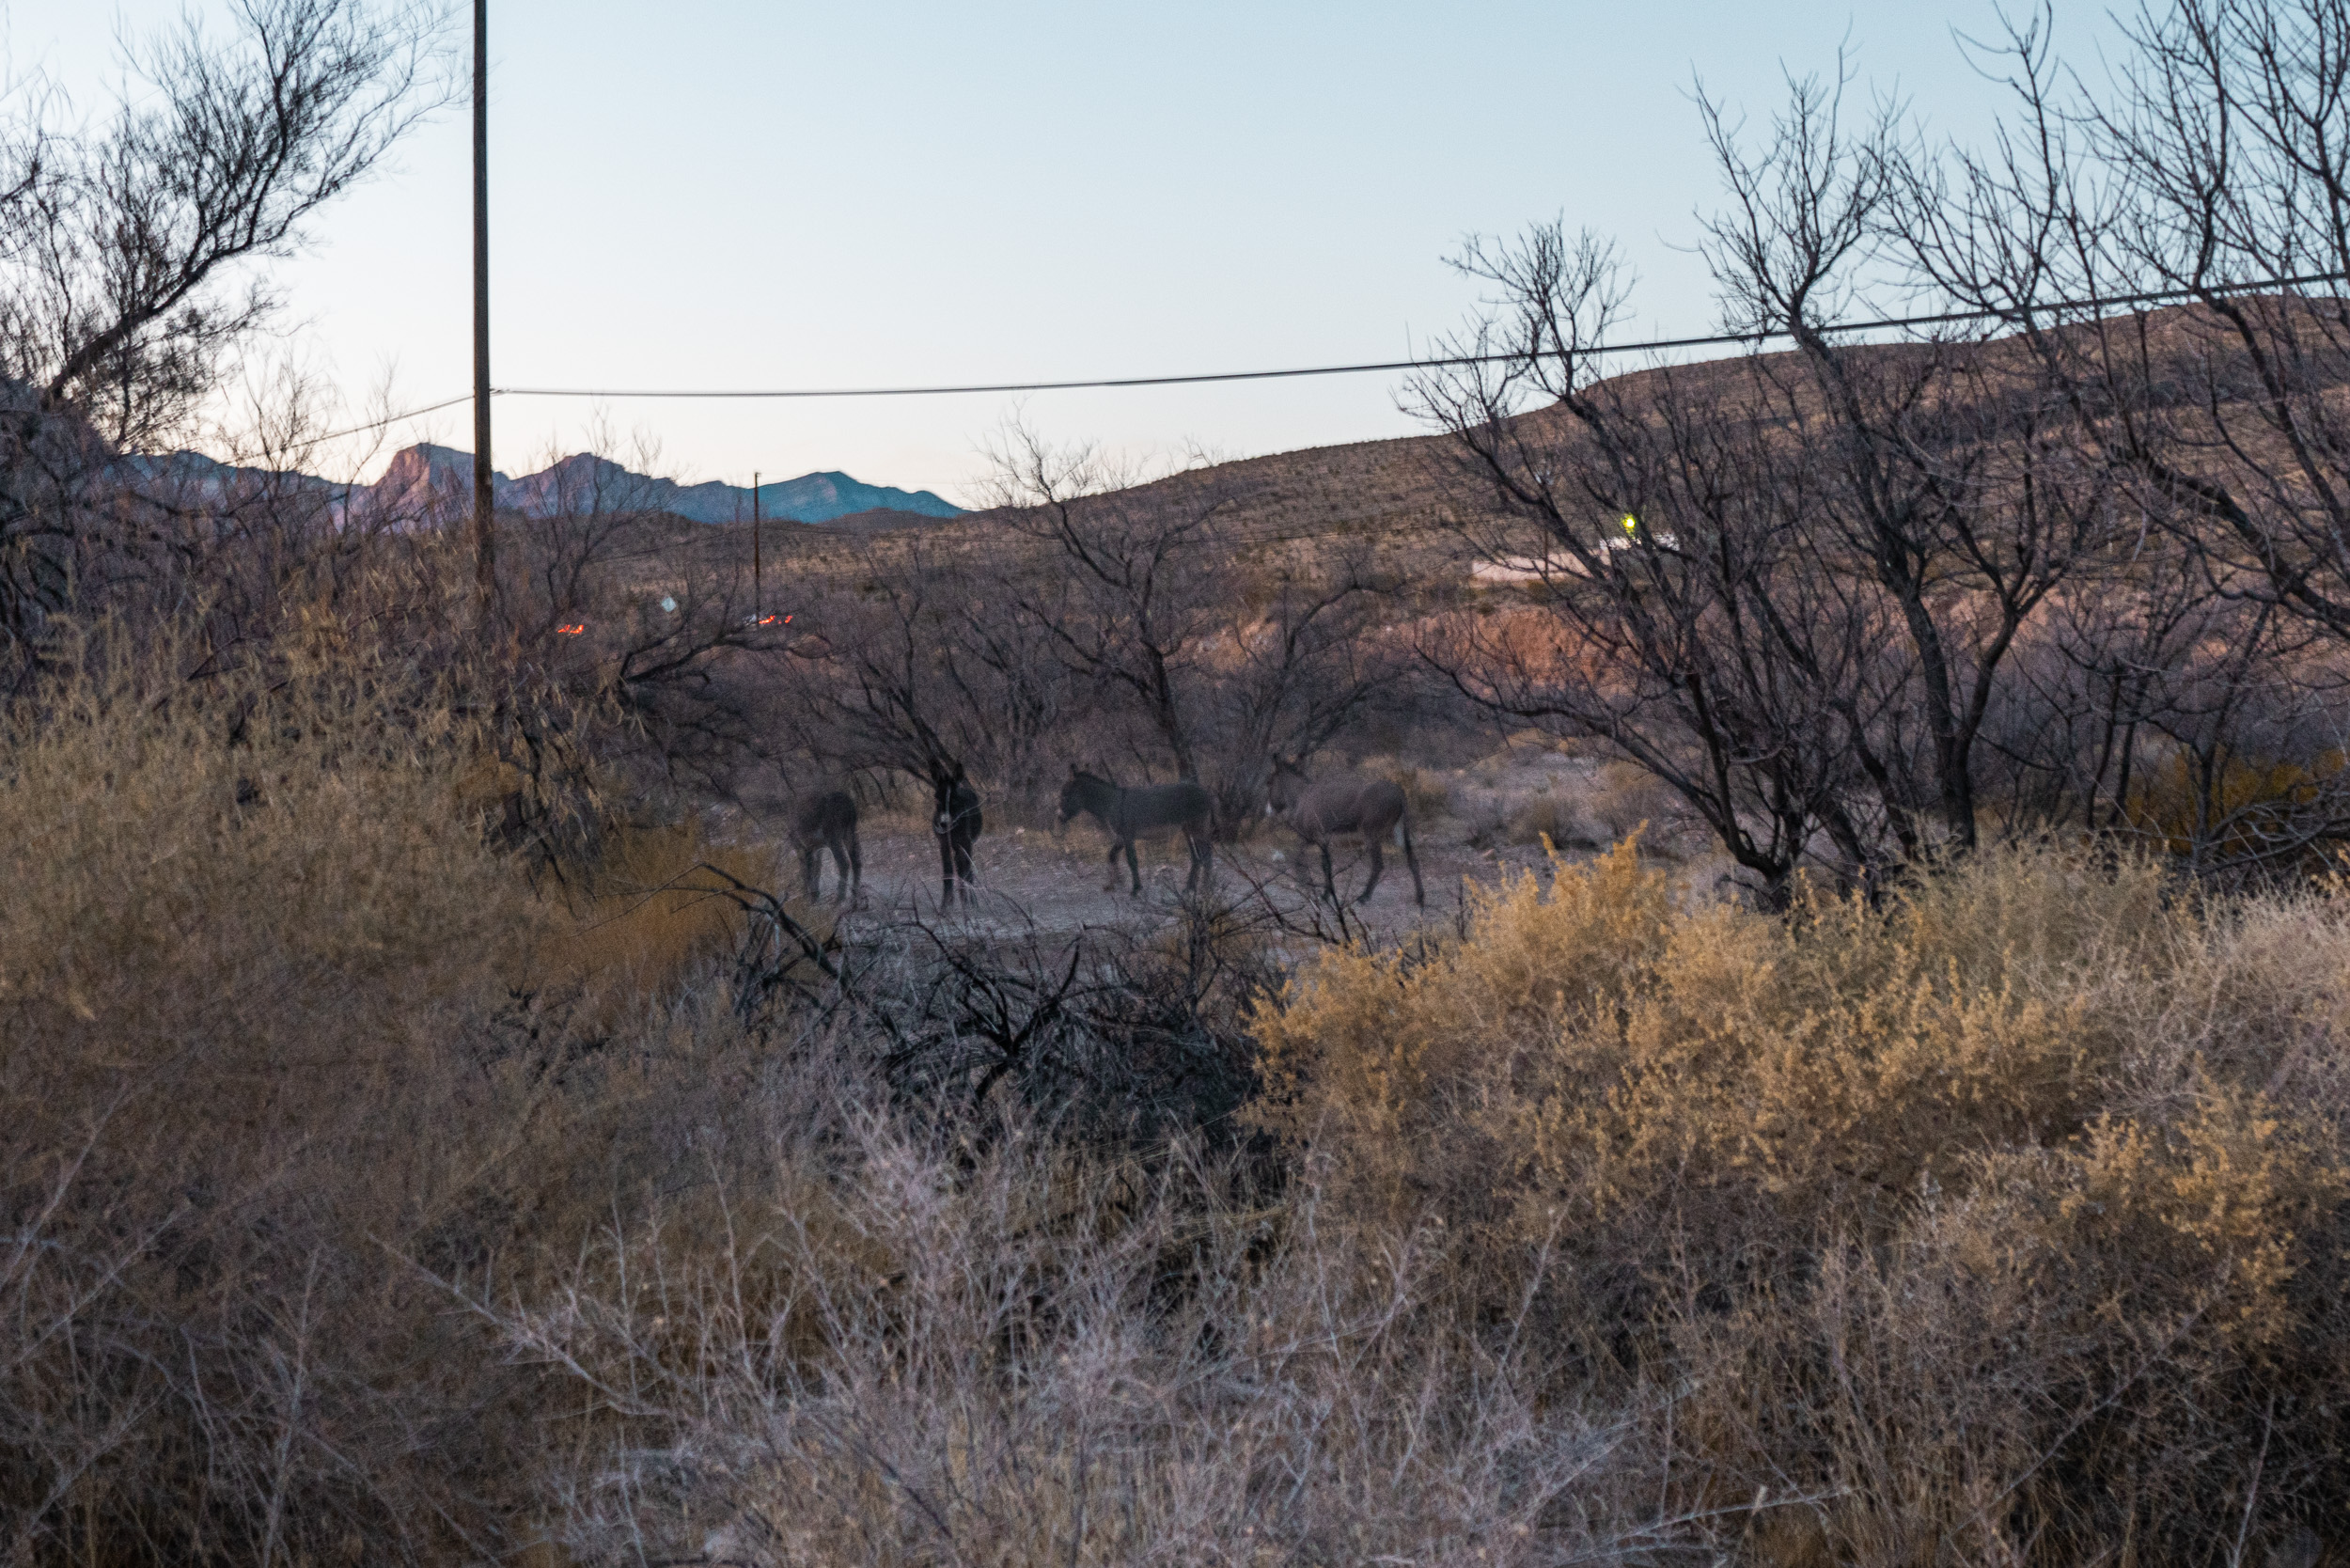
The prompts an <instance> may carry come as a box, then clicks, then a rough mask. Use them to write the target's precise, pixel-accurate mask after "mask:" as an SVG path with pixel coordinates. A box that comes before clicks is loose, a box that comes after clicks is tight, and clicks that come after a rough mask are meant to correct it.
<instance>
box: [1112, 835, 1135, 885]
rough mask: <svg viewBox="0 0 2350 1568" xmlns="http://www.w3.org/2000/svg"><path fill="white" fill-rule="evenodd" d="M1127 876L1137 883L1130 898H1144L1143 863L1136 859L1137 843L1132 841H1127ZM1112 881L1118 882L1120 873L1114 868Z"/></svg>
mask: <svg viewBox="0 0 2350 1568" xmlns="http://www.w3.org/2000/svg"><path fill="white" fill-rule="evenodd" d="M1126 874H1127V875H1128V876H1130V877H1132V878H1133V879H1134V883H1135V890H1134V892H1133V893H1132V894H1131V895H1129V896H1130V897H1133V898H1137V899H1138V898H1140V897H1142V862H1141V861H1139V860H1137V859H1136V858H1135V841H1134V840H1133V839H1127V840H1126ZM1110 880H1111V881H1113V882H1115V881H1117V880H1118V873H1117V870H1115V869H1114V868H1113V869H1112V870H1111V872H1110Z"/></svg>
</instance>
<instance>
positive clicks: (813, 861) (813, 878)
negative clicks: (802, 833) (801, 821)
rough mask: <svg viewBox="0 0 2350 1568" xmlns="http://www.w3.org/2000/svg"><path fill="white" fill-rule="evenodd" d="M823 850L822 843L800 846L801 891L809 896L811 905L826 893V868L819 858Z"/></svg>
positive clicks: (808, 900) (808, 899)
mask: <svg viewBox="0 0 2350 1568" xmlns="http://www.w3.org/2000/svg"><path fill="white" fill-rule="evenodd" d="M823 850H824V846H823V844H821V843H816V844H802V845H801V846H800V891H801V892H803V893H806V894H807V902H810V903H814V902H816V901H817V899H818V898H819V897H820V896H822V894H823V891H824V884H823V875H824V867H823V860H822V859H821V858H819V857H820V856H821V855H823Z"/></svg>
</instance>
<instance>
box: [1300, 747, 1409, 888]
mask: <svg viewBox="0 0 2350 1568" xmlns="http://www.w3.org/2000/svg"><path fill="white" fill-rule="evenodd" d="M1264 809H1265V815H1266V816H1268V817H1278V818H1279V819H1281V820H1282V821H1284V822H1286V823H1289V825H1290V827H1291V828H1292V830H1293V831H1294V832H1295V833H1296V834H1297V836H1298V837H1299V838H1300V839H1304V840H1305V841H1306V842H1307V843H1309V844H1311V845H1313V846H1314V847H1315V848H1317V849H1319V850H1321V851H1322V891H1323V895H1324V897H1326V898H1327V899H1328V900H1329V901H1330V902H1332V903H1336V902H1339V889H1338V885H1337V883H1336V882H1335V881H1334V880H1333V879H1332V877H1331V874H1330V840H1331V839H1349V838H1355V837H1359V838H1361V839H1362V840H1363V842H1364V843H1365V844H1366V845H1368V846H1369V847H1370V850H1371V880H1370V881H1369V882H1366V883H1364V884H1363V896H1362V897H1361V898H1358V899H1356V900H1355V902H1356V903H1358V904H1360V903H1369V902H1371V889H1372V888H1374V887H1376V886H1379V873H1380V872H1381V871H1382V870H1385V869H1386V866H1385V863H1384V862H1383V861H1382V859H1381V857H1380V854H1379V840H1380V839H1384V838H1386V837H1387V835H1388V834H1389V833H1393V834H1394V835H1395V841H1396V843H1397V844H1398V845H1399V846H1400V847H1401V848H1402V851H1403V863H1404V864H1405V865H1407V866H1409V867H1411V869H1412V902H1414V903H1417V904H1418V905H1420V906H1421V907H1422V908H1426V907H1427V904H1428V893H1427V890H1426V889H1425V888H1423V887H1422V886H1420V881H1419V856H1418V855H1416V854H1415V853H1413V850H1412V819H1411V817H1410V815H1409V814H1408V813H1407V812H1406V811H1405V809H1404V802H1403V791H1402V788H1401V787H1400V786H1398V785H1396V784H1394V783H1391V782H1389V781H1388V780H1387V779H1385V778H1344V777H1341V778H1325V779H1323V780H1321V781H1320V782H1319V783H1317V782H1315V781H1314V780H1312V779H1310V778H1308V777H1307V776H1306V773H1305V770H1304V769H1302V768H1300V767H1299V766H1298V765H1297V762H1296V760H1293V759H1284V758H1280V757H1276V758H1275V759H1274V760H1273V788H1272V790H1271V792H1269V793H1268V795H1267V797H1266V800H1265V808H1264Z"/></svg>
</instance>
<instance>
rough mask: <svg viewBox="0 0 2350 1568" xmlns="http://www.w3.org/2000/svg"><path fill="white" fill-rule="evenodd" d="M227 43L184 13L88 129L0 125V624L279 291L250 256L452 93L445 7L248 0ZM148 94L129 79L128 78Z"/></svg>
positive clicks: (68, 573)
mask: <svg viewBox="0 0 2350 1568" xmlns="http://www.w3.org/2000/svg"><path fill="white" fill-rule="evenodd" d="M236 15H237V24H236V27H237V31H236V36H235V37H234V38H233V39H229V40H227V41H223V40H218V39H213V38H212V37H211V36H209V35H207V34H206V32H205V31H204V30H203V28H202V26H201V25H200V24H198V23H197V22H196V20H195V19H194V18H193V17H191V18H189V19H187V20H186V21H184V22H183V23H182V24H180V27H179V28H178V30H176V31H174V32H172V33H169V34H167V35H165V36H164V37H162V38H159V39H154V40H152V41H150V42H148V43H146V44H143V45H139V46H135V47H133V48H132V49H131V50H130V51H129V55H130V64H131V67H132V69H133V84H134V86H126V89H125V96H124V98H123V99H122V100H121V101H119V102H118V104H117V106H116V107H115V109H114V111H113V114H112V116H111V118H110V119H109V120H108V122H107V123H106V124H105V125H104V126H103V128H102V130H100V131H98V132H96V133H87V134H83V133H70V132H63V131H57V130H55V129H52V128H50V127H47V126H45V125H44V124H42V123H41V118H40V117H41V114H42V111H43V110H44V109H45V108H46V107H48V105H49V102H50V101H49V100H45V99H37V100H36V101H34V102H32V103H31V104H30V105H29V106H28V108H27V109H26V110H25V111H24V114H23V115H22V116H20V119H19V123H18V124H17V126H16V128H15V132H14V134H13V135H11V136H9V137H8V138H7V139H5V140H4V141H0V160H5V161H6V162H5V165H0V195H4V196H5V199H0V385H4V387H5V399H6V408H5V411H4V413H5V416H4V417H0V626H5V628H6V629H7V631H8V634H9V635H11V636H20V635H23V633H24V630H25V629H26V626H27V625H28V618H29V617H37V616H38V615H39V614H40V613H41V612H43V611H45V610H49V609H55V608H56V607H58V606H60V605H62V604H64V603H65V602H66V598H67V595H68V593H69V592H70V591H71V589H70V585H71V582H72V580H73V579H74V578H75V577H76V575H77V574H81V573H84V572H87V571H88V570H89V569H90V568H91V567H92V565H93V564H95V562H96V561H97V560H98V559H99V558H101V557H103V556H104V555H105V554H106V552H107V551H108V550H109V549H110V548H118V547H120V546H121V545H123V544H124V543H126V542H135V541H122V540H120V539H119V538H118V537H116V535H115V531H114V530H110V529H108V527H107V526H106V525H107V524H108V523H109V521H110V519H109V517H108V516H107V513H106V507H105V499H106V497H105V494H104V491H103V489H102V487H101V486H100V485H99V480H100V479H101V478H102V474H103V472H104V470H105V469H106V466H107V464H108V463H109V462H110V460H111V459H112V457H113V456H114V454H116V453H118V452H121V451H125V450H133V449H146V448H149V447H153V446H155V445H157V444H158V443H160V442H162V441H163V440H164V439H166V438H167V437H169V436H170V435H171V434H173V433H174V432H177V431H180V430H181V429H183V428H184V426H185V425H186V423H187V421H188V419H189V417H190V416H191V414H192V413H193V411H194V410H195V409H196V406H197V404H198V403H199V402H200V401H201V400H203V399H204V398H205V397H206V396H207V395H208V394H209V393H210V392H211V391H212V390H213V388H214V387H215V386H216V385H217V384H219V380H220V377H221V374H222V370H223V368H224V366H225V364H226V362H227V358H228V356H229V355H230V354H231V353H233V352H234V350H235V348H236V346H237V345H238V344H239V343H240V342H242V341H243V340H244V339H245V338H246V337H248V336H249V335H250V334H251V333H252V332H253V330H254V329H255V328H256V327H258V325H259V324H260V323H261V322H262V321H265V320H267V319H268V317H269V316H270V315H271V313H272V311H273V310H274V307H275V305H276V303H277V301H276V298H275V296H274V295H273V294H272V293H271V292H270V290H269V289H268V287H267V284H266V282H265V281H264V280H263V279H260V278H258V277H257V276H256V275H254V274H252V273H251V272H250V271H249V266H248V264H249V263H253V262H257V261H263V260H268V259H276V258H282V257H284V256H287V255H289V254H290V253H291V252H292V251H293V250H295V249H296V248H298V247H299V245H300V244H301V243H302V242H303V240H304V238H305V234H306V232H307V224H308V222H309V220H310V219H311V218H312V217H313V216H314V215H315V214H316V213H317V212H318V211H319V210H320V209H321V207H323V206H324V205H325V204H327V203H329V202H331V201H333V200H334V199H335V198H336V197H337V196H340V195H342V194H343V193H344V192H346V191H348V190H349V189H351V187H352V186H353V185H354V184H356V183H358V182H359V181H361V180H365V179H366V178H367V177H368V175H369V174H370V173H372V172H373V171H374V170H375V169H377V168H378V167H379V166H381V165H382V163H383V161H384V157H385V155H386V154H387V153H388V152H389V151H390V150H391V149H392V148H393V147H394V146H395V145H396V144H397V143H398V142H399V139H400V138H401V137H402V136H403V135H404V134H405V133H407V132H408V131H409V130H410V129H411V128H412V127H413V126H414V125H415V123H416V122H417V120H418V119H419V118H422V117H424V116H426V115H428V114H430V113H431V112H432V111H433V110H434V109H435V108H437V107H438V106H439V105H440V104H441V103H442V102H444V101H445V99H446V90H447V89H446V82H445V81H444V80H443V79H442V78H441V77H440V76H439V75H438V74H437V72H436V65H437V55H436V50H437V48H438V43H439V38H440V34H441V27H440V21H441V17H440V12H439V11H438V10H437V9H436V8H431V7H430V6H423V5H414V4H398V3H396V4H394V5H392V6H389V7H379V6H375V5H370V4H369V3H368V0H243V3H242V4H241V5H240V6H239V8H238V9H237V13H236ZM140 89H144V90H140Z"/></svg>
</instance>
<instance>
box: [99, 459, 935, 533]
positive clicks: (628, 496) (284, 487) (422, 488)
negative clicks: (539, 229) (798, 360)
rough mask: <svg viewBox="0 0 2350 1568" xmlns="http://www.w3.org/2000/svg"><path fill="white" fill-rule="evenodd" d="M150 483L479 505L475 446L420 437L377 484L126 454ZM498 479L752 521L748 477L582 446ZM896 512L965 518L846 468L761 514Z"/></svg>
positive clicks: (579, 498) (213, 496)
mask: <svg viewBox="0 0 2350 1568" xmlns="http://www.w3.org/2000/svg"><path fill="white" fill-rule="evenodd" d="M121 461H122V462H124V463H127V464H128V465H130V466H131V467H132V468H133V470H134V471H135V472H136V473H137V474H138V475H139V477H140V478H141V479H142V480H144V481H145V482H146V484H147V485H149V486H151V487H154V488H156V489H159V490H169V491H173V492H176V493H177V494H180V495H183V496H189V497H191V498H193V497H196V496H201V497H202V498H204V499H206V500H209V501H214V502H217V501H221V500H225V499H231V498H243V497H250V496H254V495H258V494H263V493H266V492H270V491H315V492H317V493H319V494H321V495H325V496H329V497H331V498H332V499H334V500H335V501H336V502H337V504H347V505H348V506H349V507H350V508H351V509H352V510H353V511H355V512H359V513H361V514H362V515H365V514H368V513H373V514H374V515H376V516H379V517H396V518H422V517H429V516H434V515H446V514H448V513H450V512H455V511H462V510H466V509H468V508H470V507H471V506H472V505H473V454H472V453H471V452H461V451H458V450H457V449H456V448H454V447H435V446H432V445H431V444H430V443H419V444H417V445H416V446H414V447H404V448H402V449H401V450H399V451H398V452H395V453H394V454H393V455H392V461H391V463H389V464H388V465H387V466H386V467H385V468H384V474H383V477H382V478H378V479H377V480H376V481H375V482H374V483H373V484H371V485H354V486H350V487H344V486H340V485H334V484H330V483H329V482H328V481H326V480H324V479H321V478H314V477H312V476H310V475H307V474H280V473H276V472H274V471H272V470H269V469H264V468H240V467H234V466H232V465H230V464H228V463H219V462H216V461H214V460H213V459H211V458H208V457H205V456H203V455H202V454H201V453H198V452H173V453H170V454H168V455H167V456H163V457H131V458H126V459H123V460H121ZM490 483H491V485H492V487H493V493H494V494H495V495H496V497H497V504H498V505H499V506H500V507H501V508H504V509H508V510H514V511H520V512H525V513H527V514H528V515H530V516H533V517H546V516H552V515H554V514H556V513H557V512H560V511H565V510H570V511H573V512H616V511H666V512H674V513H675V514H676V515H678V516H680V517H683V518H687V519H690V520H691V521H693V522H696V523H732V522H736V521H738V520H739V521H742V522H748V521H750V517H751V510H752V509H751V491H750V487H749V486H747V485H731V484H721V483H718V482H716V481H714V480H713V481H712V482H710V483H707V484H694V485H682V484H679V483H678V482H677V481H676V480H675V479H662V478H653V477H651V476H650V475H647V474H638V473H635V472H633V471H631V470H630V469H627V468H624V467H622V466H621V465H620V464H619V463H614V462H612V461H610V460H609V459H606V458H599V457H594V456H591V455H589V454H588V453H586V452H578V453H574V454H573V455H572V456H571V457H567V458H565V459H563V460H562V461H561V462H559V463H554V464H553V465H551V466H549V467H546V468H542V469H540V471H539V472H538V473H536V474H525V475H524V476H523V477H522V478H512V477H510V476H509V475H507V474H504V473H499V472H495V471H493V472H492V474H491V476H490ZM881 510H886V511H893V512H900V513H912V514H915V515H917V516H921V517H958V516H961V515H962V512H963V509H962V508H961V507H958V506H956V505H955V504H954V503H953V502H951V501H948V500H947V499H946V498H945V497H943V496H940V495H937V494H932V492H930V491H927V490H899V489H897V488H895V487H894V486H891V485H880V484H866V483H864V482H863V481H861V480H858V479H854V478H850V477H849V476H848V475H846V474H841V473H822V474H803V475H801V476H800V477H799V478H796V479H781V480H778V481H776V483H774V484H763V485H760V487H759V513H760V516H761V517H764V518H766V519H768V520H769V521H771V522H797V523H829V522H831V521H832V520H833V519H835V518H838V517H847V516H850V515H852V514H854V513H858V512H868V511H881Z"/></svg>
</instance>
